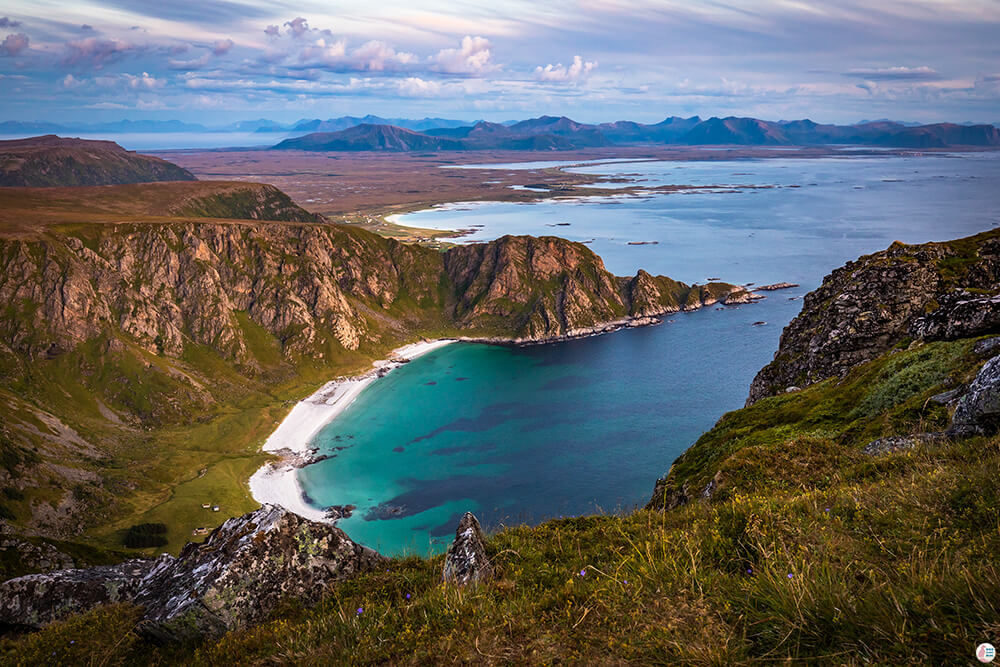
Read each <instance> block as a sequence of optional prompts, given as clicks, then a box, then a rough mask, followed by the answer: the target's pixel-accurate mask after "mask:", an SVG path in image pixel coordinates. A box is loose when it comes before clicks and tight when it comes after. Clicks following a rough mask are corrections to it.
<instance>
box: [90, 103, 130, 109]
mask: <svg viewBox="0 0 1000 667" xmlns="http://www.w3.org/2000/svg"><path fill="white" fill-rule="evenodd" d="M86 108H87V109H128V106H127V105H125V104H120V103H118V102H97V103H96V104H88V105H87V106H86Z"/></svg>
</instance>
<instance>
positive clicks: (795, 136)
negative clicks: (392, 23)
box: [274, 116, 1000, 151]
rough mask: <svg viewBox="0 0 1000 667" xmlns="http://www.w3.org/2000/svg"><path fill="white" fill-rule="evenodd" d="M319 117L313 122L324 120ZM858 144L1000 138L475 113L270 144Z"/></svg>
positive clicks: (397, 147)
mask: <svg viewBox="0 0 1000 667" xmlns="http://www.w3.org/2000/svg"><path fill="white" fill-rule="evenodd" d="M330 122H331V121H324V122H323V123H319V124H318V125H317V127H323V126H324V123H330ZM658 144H675V145H682V146H684V145H687V146H698V145H740V146H811V145H826V144H840V145H858V146H884V147H900V148H944V147H948V146H1000V130H998V129H997V127H995V126H993V125H957V124H955V123H935V124H931V125H916V126H911V125H906V124H903V123H897V122H893V121H874V122H869V123H861V124H858V125H822V124H819V123H815V122H813V121H811V120H794V121H777V122H772V121H765V120H760V119H757V118H737V117H728V118H715V117H713V118H709V119H707V120H702V119H701V118H699V117H698V116H692V117H691V118H680V117H677V116H672V117H670V118H667V119H666V120H664V121H662V122H660V123H656V124H652V125H647V124H642V123H634V122H631V121H618V122H615V123H601V124H598V125H590V124H585V123H578V122H576V121H574V120H572V119H570V118H566V117H565V116H560V117H556V116H541V117H539V118H532V119H529V120H523V121H520V122H517V123H514V124H511V125H505V124H498V123H489V122H486V121H480V122H478V123H476V124H474V125H466V126H459V127H443V128H432V129H429V130H426V131H424V132H417V131H415V130H412V129H406V128H403V127H397V126H393V125H391V124H390V125H385V124H376V123H362V124H360V125H354V126H352V127H349V128H347V129H341V130H336V131H317V132H312V133H310V134H307V135H305V136H303V137H297V138H294V139H286V140H285V141H282V142H280V143H279V144H277V145H276V146H274V148H276V149H279V150H285V149H297V150H309V151H427V150H433V151H446V150H486V149H494V150H571V149H577V148H591V147H599V146H617V145H658Z"/></svg>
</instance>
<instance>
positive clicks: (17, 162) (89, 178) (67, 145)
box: [0, 134, 195, 187]
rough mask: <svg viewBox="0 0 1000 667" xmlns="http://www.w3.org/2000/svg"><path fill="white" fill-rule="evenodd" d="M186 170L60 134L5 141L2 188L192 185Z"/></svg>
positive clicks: (0, 146) (0, 155) (0, 144)
mask: <svg viewBox="0 0 1000 667" xmlns="http://www.w3.org/2000/svg"><path fill="white" fill-rule="evenodd" d="M193 180H195V178H194V175H192V174H191V172H189V171H188V170H187V169H183V168H181V167H178V166H177V165H175V164H173V163H170V162H167V161H166V160H161V159H160V158H156V157H151V156H149V155H139V154H138V153H133V152H131V151H126V150H125V149H124V148H122V147H121V146H119V145H118V144H116V143H114V142H112V141H89V140H86V139H63V138H61V137H57V136H55V135H51V134H50V135H46V136H44V137H32V138H30V139H16V140H13V141H0V186H22V187H23V186H27V187H53V186H80V185H112V184H116V183H148V182H150V181H193Z"/></svg>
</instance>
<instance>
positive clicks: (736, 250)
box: [299, 153, 1000, 554]
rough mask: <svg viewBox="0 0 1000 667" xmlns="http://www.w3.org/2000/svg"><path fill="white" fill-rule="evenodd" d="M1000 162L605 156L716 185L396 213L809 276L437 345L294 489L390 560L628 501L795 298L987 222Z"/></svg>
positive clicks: (686, 263) (714, 403)
mask: <svg viewBox="0 0 1000 667" xmlns="http://www.w3.org/2000/svg"><path fill="white" fill-rule="evenodd" d="M998 158H1000V155H998V154H993V153H984V154H961V155H957V156H940V157H939V156H927V157H918V156H913V157H885V158H881V157H875V158H872V157H849V158H848V157H845V158H828V159H814V160H801V159H786V158H776V159H769V160H740V161H722V162H642V163H625V164H623V163H616V164H602V165H598V166H593V167H585V168H583V170H586V171H592V172H595V173H600V174H609V175H627V176H628V177H629V178H631V179H635V180H640V181H642V182H643V184H646V185H659V184H678V185H708V186H719V187H717V188H713V189H712V190H711V191H709V192H704V191H702V192H699V191H692V192H691V193H690V194H666V195H662V194H658V195H652V196H648V197H639V198H635V197H622V198H590V199H583V200H575V201H561V202H554V201H548V202H544V203H538V204H528V205H525V204H509V203H488V204H477V205H474V206H467V205H457V206H451V207H444V208H439V209H432V210H429V211H423V212H419V213H415V214H412V215H409V216H406V217H404V218H403V220H402V222H404V223H405V224H411V225H414V226H420V227H436V228H442V229H456V228H471V229H474V230H475V232H474V234H472V235H470V236H467V237H464V238H463V240H464V241H472V240H487V239H491V238H496V237H498V236H501V235H503V234H505V233H517V234H556V235H559V236H564V237H566V238H570V239H574V240H581V241H591V245H590V247H591V248H593V249H594V251H595V252H597V253H598V254H600V255H601V256H602V257H604V259H605V262H606V264H607V266H608V268H609V269H610V270H612V271H614V272H615V273H617V274H620V275H630V274H633V273H634V272H635V271H636V270H637V269H639V268H645V269H647V270H649V271H650V272H652V273H663V274H666V275H670V276H672V277H675V278H678V279H680V280H684V281H686V282H695V281H699V282H703V281H704V280H706V279H707V278H708V277H721V278H723V279H724V280H728V281H730V282H750V281H753V282H757V283H765V282H776V281H780V280H788V281H793V282H799V283H801V284H802V286H801V287H800V288H797V289H793V290H787V291H779V292H771V293H769V296H768V298H767V299H766V300H765V301H763V302H761V303H758V304H755V305H751V306H742V307H729V308H725V309H722V310H719V309H716V308H708V309H705V310H702V311H699V312H695V313H686V314H685V313H681V314H677V315H674V316H672V317H670V318H669V319H668V321H667V322H665V323H664V324H662V325H660V326H656V327H651V328H643V329H634V330H627V331H621V332H617V333H614V334H610V335H604V336H599V337H593V338H588V339H584V340H577V341H568V342H564V343H558V344H552V345H544V346H536V347H528V348H507V347H498V346H486V345H473V344H453V345H450V346H447V347H444V348H441V349H439V350H437V351H435V352H432V353H430V354H428V355H426V356H424V357H421V358H419V359H417V360H415V361H413V362H411V363H410V364H407V365H406V366H403V367H402V368H400V369H398V370H396V371H394V372H393V373H391V374H390V375H388V376H387V377H385V378H383V379H381V380H379V381H378V382H375V383H374V384H373V385H371V386H370V387H369V388H368V389H366V390H365V392H364V393H363V394H362V395H361V396H360V397H359V398H358V400H357V401H356V402H355V403H354V404H353V405H352V406H351V407H350V408H348V410H347V411H345V412H344V414H343V415H342V416H341V417H340V418H338V419H337V420H336V421H335V422H334V423H332V424H330V425H329V426H328V427H327V428H325V429H324V430H323V431H322V432H321V433H320V434H319V435H318V436H317V438H316V441H315V444H316V445H318V446H319V447H320V448H321V450H322V451H324V452H326V453H329V454H331V458H330V459H328V460H325V461H322V462H320V463H317V464H315V465H312V466H309V467H307V468H305V469H303V470H301V471H300V472H299V477H300V480H301V482H302V485H303V488H304V489H305V490H306V492H307V494H308V496H309V498H310V499H311V501H312V502H313V503H314V504H316V505H317V506H321V507H323V506H329V505H346V504H353V505H356V506H357V510H355V513H354V515H353V516H352V517H350V518H349V519H346V520H343V521H341V522H340V524H339V525H340V526H341V527H342V528H343V529H344V530H345V531H347V533H348V534H349V535H351V537H352V538H354V539H356V540H358V541H360V542H362V543H365V544H368V545H369V546H372V547H374V548H376V549H379V550H380V551H382V552H383V553H386V554H401V553H406V552H409V553H419V554H425V553H428V552H436V551H440V550H442V549H443V548H444V546H445V545H446V544H447V542H448V541H449V540H450V536H451V535H452V534H453V531H454V528H455V525H456V523H457V520H458V517H459V515H460V514H461V513H462V512H464V511H467V510H471V511H473V512H475V513H476V514H477V515H478V516H479V518H480V520H481V521H483V523H484V524H486V525H487V526H490V527H496V526H498V525H502V524H508V525H509V524H513V523H521V522H528V523H534V522H538V521H541V520H544V519H546V518H550V517H556V516H569V515H579V514H585V513H592V512H598V511H607V512H612V511H616V510H622V509H630V508H632V507H634V506H636V505H637V504H638V505H641V504H643V503H644V502H645V501H646V500H648V498H649V495H650V493H651V492H652V488H653V482H654V481H655V480H656V478H657V477H659V476H660V475H662V474H663V473H664V472H665V471H666V469H667V468H668V467H669V466H670V463H671V462H672V461H673V460H674V459H675V458H676V457H677V456H678V455H679V454H680V453H681V452H682V451H683V450H684V449H685V448H687V447H688V446H689V445H690V444H691V443H693V442H694V441H695V440H696V439H697V438H698V436H699V435H700V434H701V433H702V432H704V431H705V430H707V429H708V428H710V427H711V426H712V424H713V423H715V421H716V420H717V419H718V418H719V417H720V416H721V415H722V414H723V413H724V412H726V411H728V410H732V409H735V408H738V407H741V406H742V404H743V401H744V400H745V398H746V393H747V388H748V386H749V383H750V380H751V379H752V378H753V376H754V374H755V373H756V371H757V370H758V369H759V368H760V367H762V366H763V365H765V364H766V363H767V362H768V361H770V360H771V358H772V356H773V354H774V351H775V349H776V348H777V344H778V337H779V335H780V332H781V329H782V327H783V326H784V325H785V324H787V322H788V321H789V320H790V319H791V318H792V317H794V316H795V315H796V314H797V313H798V311H799V309H800V307H801V301H800V300H798V299H796V300H790V299H789V297H799V296H801V295H802V294H804V293H805V292H806V291H808V290H810V289H812V288H814V287H816V286H817V285H818V284H819V282H820V281H821V280H822V277H823V276H824V275H825V274H826V273H828V272H829V271H831V270H832V269H834V268H836V267H837V266H840V265H841V264H843V263H844V262H845V261H847V260H850V259H854V258H856V257H857V256H858V255H860V254H863V253H867V252H872V251H876V250H880V249H883V248H885V247H886V246H888V245H889V243H891V242H892V241H893V240H896V239H899V240H902V241H907V242H922V241H929V240H944V239H950V238H955V237H959V236H964V235H968V234H973V233H976V232H979V231H985V230H987V229H990V228H991V227H993V226H996V225H998V224H1000V188H997V183H998V182H1000V180H998V177H1000V159H998ZM764 186H770V187H764ZM566 222H568V223H570V224H569V225H565V224H559V223H566ZM472 225H482V227H472ZM654 240H655V241H658V244H656V245H642V246H635V245H632V246H630V245H628V242H629V241H654ZM760 321H764V322H766V324H764V325H757V326H754V323H755V322H760Z"/></svg>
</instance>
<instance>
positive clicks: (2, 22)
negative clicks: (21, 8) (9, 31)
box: [0, 16, 21, 28]
mask: <svg viewBox="0 0 1000 667" xmlns="http://www.w3.org/2000/svg"><path fill="white" fill-rule="evenodd" d="M19 25H21V22H20V21H15V20H14V19H12V18H10V17H9V16H0V28H16V27H17V26H19Z"/></svg>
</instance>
